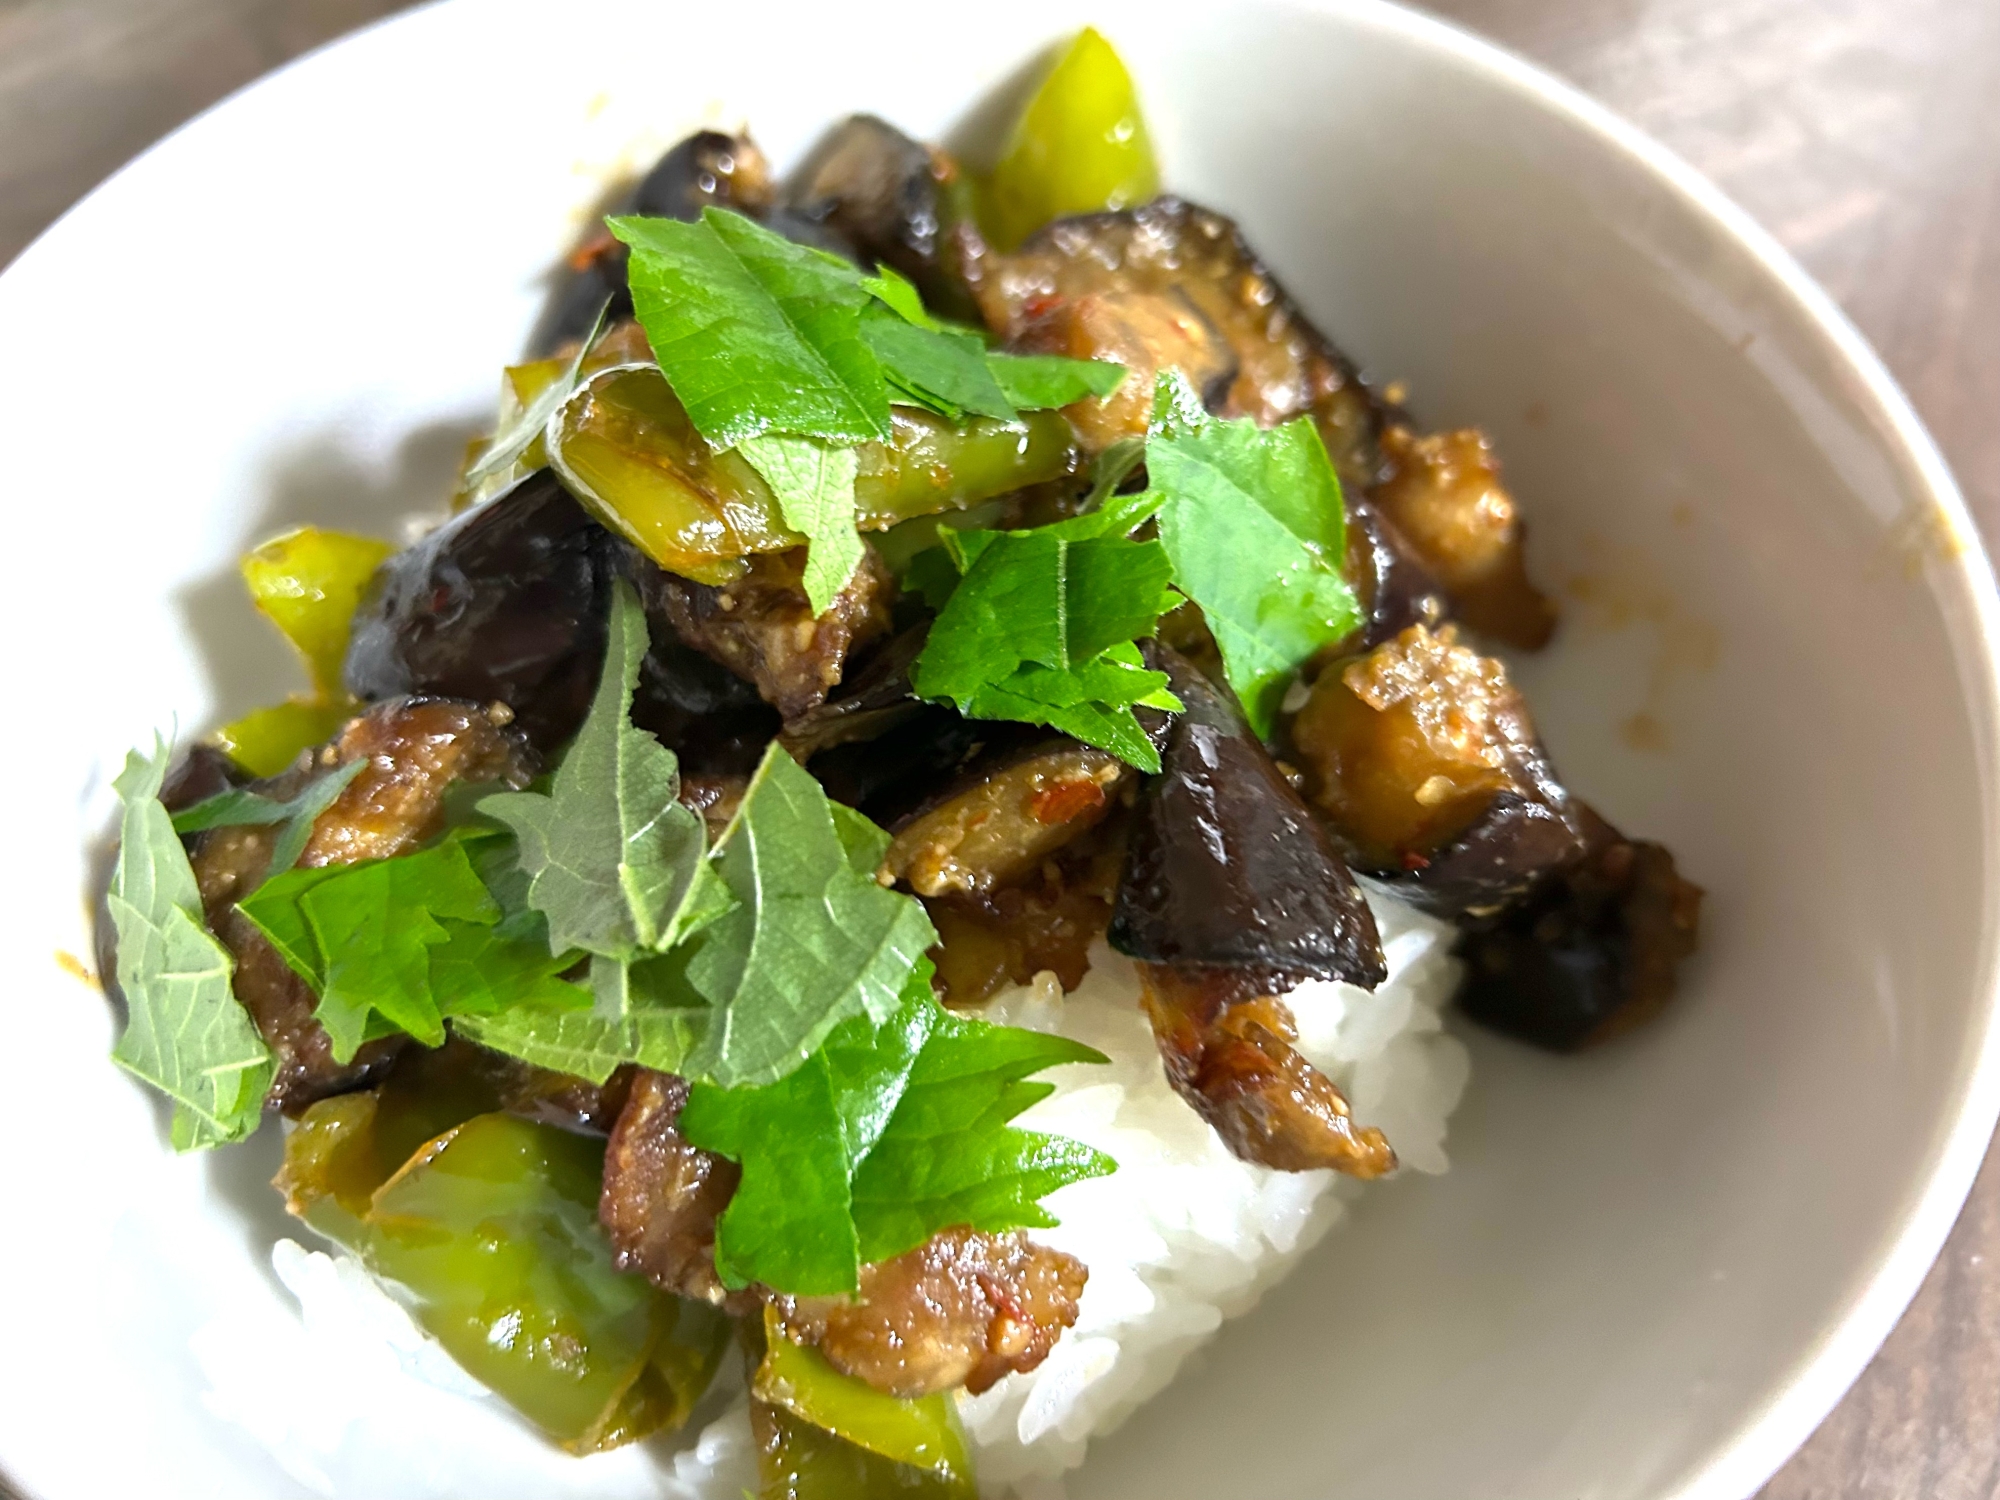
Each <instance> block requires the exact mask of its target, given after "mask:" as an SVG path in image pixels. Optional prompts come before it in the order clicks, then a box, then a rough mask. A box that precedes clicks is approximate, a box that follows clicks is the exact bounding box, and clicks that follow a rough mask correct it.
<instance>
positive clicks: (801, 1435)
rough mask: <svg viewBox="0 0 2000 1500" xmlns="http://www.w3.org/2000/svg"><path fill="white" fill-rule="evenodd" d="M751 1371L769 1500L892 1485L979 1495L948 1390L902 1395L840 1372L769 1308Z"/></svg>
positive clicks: (832, 1499) (943, 1497) (817, 1497)
mask: <svg viewBox="0 0 2000 1500" xmlns="http://www.w3.org/2000/svg"><path fill="white" fill-rule="evenodd" d="M763 1332H764V1350H763V1358H762V1359H760V1360H759V1361H758V1363H757V1368H756V1371H755V1372H754V1373H753V1374H752V1376H751V1379H750V1395H751V1417H752V1421H753V1424H754V1427H755V1430H756V1433H757V1455H758V1472H759V1477H760V1478H761V1480H762V1482H763V1493H764V1497H765V1500H777V1497H786V1500H792V1497H796V1500H847V1497H848V1496H855V1497H861V1496H873V1495H879V1494H883V1493H885V1492H888V1491H892V1490H893V1491H894V1492H896V1493H899V1494H901V1493H910V1494H917V1495H925V1496H936V1497H938V1500H975V1497H976V1496H977V1495H978V1493H979V1486H978V1485H977V1484H976V1483H975V1482H974V1479H973V1471H972V1454H971V1450H970V1449H969V1448H968V1447H967V1446H966V1441H965V1432H964V1430H963V1429H962V1428H961V1427H960V1426H959V1422H958V1408H957V1407H956V1406H955V1405H954V1404H953V1402H952V1398H951V1395H950V1394H949V1393H948V1392H944V1391H940V1392H938V1393H936V1394H934V1395H930V1396H925V1397H922V1398H921V1399H919V1400H915V1401H906V1400H900V1399H898V1398H897V1397H895V1396H890V1395H886V1394H884V1393H883V1392H881V1391H878V1390H876V1389H875V1388H874V1387H873V1386H871V1385H869V1384H868V1383H867V1382H866V1381H863V1380H857V1379H855V1378H854V1377H853V1376H852V1375H843V1374H842V1373H841V1372H840V1371H838V1370H836V1369H834V1367H833V1366H832V1365H830V1364H828V1363H827V1362H826V1359H825V1358H824V1357H823V1356H822V1355H821V1354H820V1353H819V1351H817V1350H815V1349H808V1348H806V1347H804V1346H803V1345H800V1344H795V1343H793V1342H792V1341H791V1340H790V1339H789V1338H787V1337H786V1336H785V1333H784V1327H783V1323H782V1321H781V1320H780V1319H779V1317H778V1313H777V1311H776V1309H774V1308H771V1307H768V1306H767V1307H766V1308H765V1309H764V1330H763Z"/></svg>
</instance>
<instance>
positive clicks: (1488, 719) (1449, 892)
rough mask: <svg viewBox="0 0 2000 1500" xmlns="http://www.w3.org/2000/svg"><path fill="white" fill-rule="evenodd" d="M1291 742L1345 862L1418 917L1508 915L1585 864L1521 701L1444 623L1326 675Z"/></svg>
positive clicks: (1571, 803) (1295, 723)
mask: <svg viewBox="0 0 2000 1500" xmlns="http://www.w3.org/2000/svg"><path fill="white" fill-rule="evenodd" d="M1290 736H1291V743H1292V755H1293V758H1294V759H1295V761H1296V764H1297V765H1298V766H1299V767H1300V769H1301V771H1302V772H1303V776H1304V782H1305V787H1306V791H1307V794H1308V795H1309V796H1310V797H1311V798H1312V802H1313V805H1314V807H1315V808H1316V809H1317V810H1318V811H1319V812H1320V814H1321V815H1322V816H1323V817H1324V818H1325V819H1326V823H1327V826H1328V828H1329V829H1330V830H1331V831H1332V834H1333V837H1334V840H1335V842H1336V844H1337V846H1338V847H1339V848H1340V849H1341V851H1342V853H1343V854H1344V855H1345V856H1346V857H1347V859H1348V861H1349V863H1350V864H1352V865H1353V867H1354V868H1355V869H1357V870H1359V871H1361V872H1362V874H1363V875H1364V876H1367V877H1370V878H1373V879H1374V880H1376V881H1377V882H1378V883H1380V884H1381V885H1383V886H1384V887H1385V888H1387V889H1389V890H1391V891H1393V892H1394V893H1395V894H1396V895H1398V896H1400V897H1402V898H1403V899H1404V900H1407V901H1409V902H1411V903H1413V904H1414V905H1417V906H1419V907H1422V908H1423V909H1424V910H1426V911H1429V912H1432V913H1434V914H1436V915H1439V916H1444V917H1453V918H1456V917H1464V916H1476V915H1481V914H1491V913H1493V912H1497V911H1500V910H1503V909H1505V908H1506V907H1508V906H1510V905H1512V904H1514V903H1515V902H1517V901H1519V900H1521V899H1522V898H1523V897H1524V896H1525V895H1526V894H1527V893H1528V892H1529V891H1531V890H1532V889H1533V888H1534V887H1535V886H1536V884H1537V883H1538V882H1539V881H1541V880H1542V879H1543V878H1544V877H1546V876H1548V875H1549V874H1551V873H1552V872H1554V871H1557V870H1560V869H1563V868H1565V867H1567V866H1569V865H1571V864H1574V863H1575V862H1576V861H1577V860H1578V859H1580V858H1581V857H1582V856H1583V853H1584V850H1585V838H1584V830H1583V825H1582V820H1581V816H1580V814H1579V813H1578V811H1577V807H1578V804H1577V803H1576V801H1575V799H1574V798H1572V797H1571V796H1570V795H1569V793H1568V791H1567V790H1565V789H1564V787H1563V785H1562V783H1561V781H1560V780H1558V778H1557V776H1556V772H1555V767H1554V766H1553V765H1552V764H1551V763H1550V760H1549V757H1548V753H1547V751H1546V750H1545V749H1544V748H1543V747H1542V743H1541V739H1540V737H1539V736H1538V735H1537V734H1536V732H1535V726H1534V721H1533V719H1532V718H1531V717H1530V715H1529V713H1528V706H1527V703H1526V701H1525V700H1524V699H1523V698H1522V696H1521V694H1520V692H1519V691H1518V689H1516V688H1515V687H1514V685H1513V683H1512V681H1511V680H1510V679H1509V677H1508V675H1507V670H1506V668H1505V666H1504V665H1503V664H1502V663H1500V662H1499V661H1497V660H1495V659H1493V658H1491V657H1486V656H1482V655H1480V654H1479V653H1478V652H1477V651H1475V650H1473V648H1472V647H1470V646H1468V645H1465V644H1463V643H1462V642H1460V641H1459V640H1458V637H1457V633H1456V631H1455V629H1454V628H1453V627H1451V626H1449V625H1447V626H1444V627H1442V628H1440V629H1439V630H1438V631H1436V632H1433V631H1431V630H1429V629H1427V628H1426V627H1425V626H1423V625H1421V624H1416V625H1411V626H1409V627H1408V628H1407V629H1405V630H1403V631H1401V632H1400V633H1398V634H1397V635H1396V636H1394V637H1392V638H1391V639H1389V640H1387V641H1384V642H1382V643H1380V644H1379V645H1377V646H1375V647H1374V648H1372V649H1371V650H1369V651H1368V652H1366V653H1364V654H1362V655H1359V656H1356V657H1351V658H1347V659H1344V660H1341V661H1336V662H1333V663H1331V664H1330V665H1328V666H1327V667H1326V668H1325V669H1324V670H1323V671H1322V672H1321V673H1320V675H1319V676H1318V678H1317V679H1316V680H1315V681H1314V683H1313V685H1312V688H1311V690H1310V692H1309V694H1308V696H1307V699H1306V703H1305V705H1304V707H1302V708H1301V709H1300V710H1299V712H1298V714H1297V715H1296V716H1295V717H1294V718H1293V720H1292V722H1291V725H1290Z"/></svg>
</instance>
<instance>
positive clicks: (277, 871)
mask: <svg viewBox="0 0 2000 1500" xmlns="http://www.w3.org/2000/svg"><path fill="white" fill-rule="evenodd" d="M367 765H368V762H367V761H365V760H353V761H349V762H348V763H347V764H346V765H344V766H341V767H340V768H339V769H338V770H335V771H331V772H329V773H327V774H326V775H324V776H321V777H318V778H316V779H314V780H313V781H311V782H310V783H308V784H307V785H306V787H305V789H304V790H303V791H301V792H300V793H299V794H298V795H297V796H296V797H291V798H288V799H286V800H284V801H279V800H278V799H277V798H274V797H266V796H264V795H263V794H262V793H261V792H253V791H251V790H250V789H249V788H247V787H235V788H232V789H231V790H229V791H226V792H217V793H216V794H215V795H214V796H213V797H204V798H203V799H202V800H201V801H199V802H197V803H195V804H194V806H192V807H188V808H183V809H182V810H181V811H180V812H177V813H175V814H174V832H176V833H201V832H204V831H206V830H207V829H210V828H239V827H246V826H247V827H259V826H267V825H269V824H273V823H282V824H284V825H285V828H284V832H282V833H280V834H279V835H278V840H277V842H276V843H275V844H273V845H272V846H271V861H270V864H269V865H267V866H266V867H265V871H264V878H265V879H266V880H269V879H270V878H271V877H272V876H273V875H282V874H284V873H285V871H287V870H289V869H290V868H291V867H292V866H293V865H295V864H297V863H298V862H299V856H300V855H301V854H303V853H305V849H306V844H307V843H308V842H309V841H310V840H311V838H312V829H313V824H314V822H316V821H317V820H318V818H319V815H320V814H321V813H323V812H325V811H326V810H327V809H328V808H329V807H331V806H333V804H334V803H335V802H337V801H339V800H340V794H341V793H342V792H344V791H346V790H347V786H348V783H349V782H351V781H353V780H354V778H355V777H357V776H359V775H360V774H361V773H362V771H363V770H365V769H366V768H367Z"/></svg>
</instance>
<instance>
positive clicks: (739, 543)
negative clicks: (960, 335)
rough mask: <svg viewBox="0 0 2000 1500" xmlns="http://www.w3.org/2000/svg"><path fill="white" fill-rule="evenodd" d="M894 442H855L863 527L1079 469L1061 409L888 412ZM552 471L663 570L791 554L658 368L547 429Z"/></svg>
mask: <svg viewBox="0 0 2000 1500" xmlns="http://www.w3.org/2000/svg"><path fill="white" fill-rule="evenodd" d="M891 425H892V428H893V435H892V436H891V437H890V439H889V441H888V442H886V443H880V442H871V443H863V444H861V445H860V447H859V448H858V450H857V453H856V457H857V460H858V467H859V473H858V474H857V476H856V479H855V485H854V495H855V503H856V510H857V520H858V524H859V525H860V527H861V529H862V530H864V531H877V530H882V529H884V528H886V527H889V526H893V525H895V524H896V523H897V522H898V521H904V520H907V519H909V518H910V517H911V516H918V515H929V514H932V513H934V512H938V511H947V510H963V509H965V508H966V507H968V506H973V505H977V504H979V503H981V502H982V501H985V500H989V499H992V498H993V497H994V496H996V495H1003V494H1006V493H1008V492H1010V491H1012V490H1017V489H1020V488H1022V487H1023V486H1026V485H1030V484H1039V483H1042V482H1043V481H1045V480H1050V479H1055V478H1059V477H1060V476H1062V475H1064V474H1067V473H1069V472H1071V471H1072V469H1073V468H1074V467H1075V464H1076V462H1077V454H1076V435H1075V432H1074V431H1073V430H1072V429H1071V427H1070V425H1069V423H1068V422H1067V421H1066V420H1065V419H1064V418H1063V417H1062V416H1061V414H1059V413H1057V412H1052V411H1037V412H1027V413H1024V414H1023V415H1022V417H1021V418H1020V420H1019V421H1016V422H1002V421H996V420H993V419H991V418H985V417H981V418H975V419H973V420H971V421H968V422H966V423H963V424H960V425H954V424H953V423H951V422H948V421H946V420H945V419H944V418H942V417H938V416H934V415H932V414H931V413H929V412H926V411H920V410H917V409H915V408H912V407H904V406H898V407H894V408H892V410H891ZM549 447H550V454H549V457H550V462H551V463H552V465H553V466H554V468H555V470H556V473H557V474H558V475H560V476H561V478H562V480H563V483H564V484H565V485H566V486H567V487H568V488H569V490H570V492H571V493H572V494H574V495H575V496H576V497H577V499H578V500H580V501H582V502H583V504H584V505H585V506H586V507H587V508H588V509H589V510H590V511H591V513H592V514H593V515H595V516H596V517H597V519H598V520H600V521H602V522H603V523H604V524H605V525H606V526H608V527H609V528H610V529H611V530H613V531H616V532H618V533H619V534H620V535H621V536H623V537H625V538H626V539H627V540H628V541H630V542H631V543H632V544H633V545H634V546H636V547H637V548H638V549H639V550H640V551H642V552H644V553H645V554H646V555H647V556H648V557H650V558H652V559H653V561H654V562H656V563H658V564H659V565H660V566H661V567H663V568H666V569H667V570H668V571H670V572H674V573H679V574H682V575H683V576H685V577H688V578H693V579H696V580H698V581H700V582H703V583H727V582H728V581H729V580H730V579H732V578H734V577H736V576H737V575H739V574H740V573H741V572H742V570H743V559H744V558H745V557H746V556H748V555H750V554H751V553H755V552H775V551H781V550H783V549H785V548H788V547H798V546H802V545H804V543H805V538H804V537H803V536H801V535H800V534H799V533H797V532H796V531H793V530H792V529H791V528H790V527H788V526H786V525H785V522H784V517H783V515H782V513H781V512H780V510H779V507H778V502H777V497H776V496H774V495H773V494H772V493H771V489H770V486H769V485H767V484H766V483H765V482H764V479H763V476H762V475H760V474H759V473H758V472H757V471H756V470H755V469H754V468H752V467H751V466H750V464H749V462H748V461H747V460H746V459H744V457H743V456H742V455H741V454H740V453H738V452H736V451H735V450H734V449H725V450H721V451H718V450H716V449H714V448H712V447H710V446H709V445H708V443H707V442H705V441H704V440H703V439H702V437H701V435H700V434H699V433H698V432H696V431H695V429H694V424H693V423H692V422H690V421H689V420H688V416H687V412H686V410H685V409H684V408H683V407H682V406H681V403H680V401H679V399H678V398H677V397H676V396H675V395H674V393H673V390H672V388H671V387H670V386H669V385H668V384H667V381H666V377H665V376H663V375H662V374H661V373H660V371H659V369H658V368H657V367H655V366H650V365H632V366H626V367H624V368H620V369H614V370H610V371H606V372H603V373H601V374H598V375H596V376H593V377H592V378H590V379H589V380H587V381H585V382H584V383H583V384H582V386H580V387H579V389H578V391H577V393H576V394H575V395H574V396H572V397H571V398H570V399H569V400H568V401H567V402H566V403H565V404H564V405H563V407H562V409H561V411H559V412H558V413H557V415H556V417H555V418H554V420H553V421H551V423H550V424H549Z"/></svg>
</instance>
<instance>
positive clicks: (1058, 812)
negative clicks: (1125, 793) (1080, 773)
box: [1028, 776, 1104, 823]
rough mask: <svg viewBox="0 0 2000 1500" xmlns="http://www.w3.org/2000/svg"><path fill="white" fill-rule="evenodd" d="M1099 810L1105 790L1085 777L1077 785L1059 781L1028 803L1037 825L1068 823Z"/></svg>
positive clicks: (1044, 789) (1036, 794)
mask: <svg viewBox="0 0 2000 1500" xmlns="http://www.w3.org/2000/svg"><path fill="white" fill-rule="evenodd" d="M1102 806H1104V788H1103V787H1101V786H1099V785H1098V784H1097V783H1096V782H1095V781H1093V780H1092V779H1091V778H1089V777H1087V776H1086V777H1084V778H1083V779H1081V780H1079V781H1058V782H1057V783H1056V784H1055V785H1054V786H1047V787H1043V788H1042V789H1041V790H1040V791H1039V792H1037V793H1035V795H1034V796H1032V797H1030V798H1029V799H1028V810H1029V811H1030V812H1032V813H1033V814H1034V815H1035V821H1036V822H1038V823H1067V822H1068V821H1069V820H1070V819H1071V818H1080V817H1082V816H1083V815H1084V814H1085V813H1089V812H1096V811H1097V809H1098V808H1100V807H1102Z"/></svg>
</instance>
